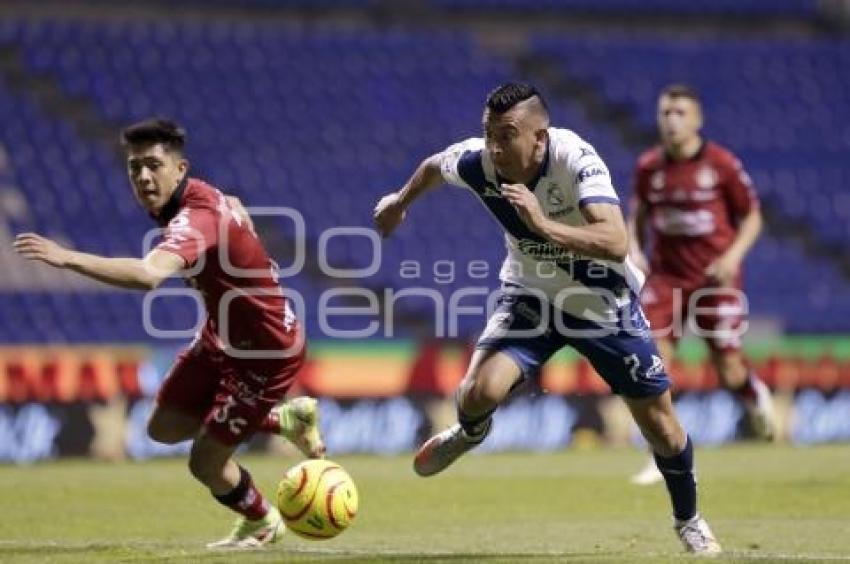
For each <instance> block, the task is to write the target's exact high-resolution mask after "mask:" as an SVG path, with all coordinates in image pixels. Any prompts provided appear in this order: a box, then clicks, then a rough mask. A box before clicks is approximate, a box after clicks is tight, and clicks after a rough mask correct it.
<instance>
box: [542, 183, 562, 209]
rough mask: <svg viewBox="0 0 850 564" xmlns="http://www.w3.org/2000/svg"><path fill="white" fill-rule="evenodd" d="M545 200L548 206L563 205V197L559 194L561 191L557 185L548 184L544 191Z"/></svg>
mask: <svg viewBox="0 0 850 564" xmlns="http://www.w3.org/2000/svg"><path fill="white" fill-rule="evenodd" d="M546 199H547V201H548V202H549V205H550V206H562V205H564V195H563V194H562V193H561V189H560V187H559V186H558V185H557V184H550V185H549V187H548V188H547V189H546Z"/></svg>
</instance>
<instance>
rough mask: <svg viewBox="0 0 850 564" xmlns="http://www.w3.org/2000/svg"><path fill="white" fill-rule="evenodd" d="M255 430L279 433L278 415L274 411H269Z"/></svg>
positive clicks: (272, 433)
mask: <svg viewBox="0 0 850 564" xmlns="http://www.w3.org/2000/svg"><path fill="white" fill-rule="evenodd" d="M257 431H259V432H260V433H269V434H271V435H279V434H280V417H279V416H278V414H277V413H276V412H274V411H271V412H269V414H268V415H266V418H265V419H263V421H262V422H261V423H260V426H259V427H257Z"/></svg>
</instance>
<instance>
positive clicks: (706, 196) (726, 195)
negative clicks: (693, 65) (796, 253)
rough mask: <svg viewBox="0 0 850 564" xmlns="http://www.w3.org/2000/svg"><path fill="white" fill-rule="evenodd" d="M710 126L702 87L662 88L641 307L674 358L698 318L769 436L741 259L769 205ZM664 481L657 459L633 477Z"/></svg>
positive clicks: (724, 373) (641, 219)
mask: <svg viewBox="0 0 850 564" xmlns="http://www.w3.org/2000/svg"><path fill="white" fill-rule="evenodd" d="M702 123H703V117H702V108H701V102H700V99H699V96H698V95H697V93H696V92H695V91H694V90H693V89H692V88H690V87H688V86H683V85H672V86H668V87H667V88H665V89H664V90H663V91H662V92H661V94H660V96H659V99H658V129H659V133H660V137H661V145H660V146H656V147H653V148H651V149H649V150H648V151H646V152H644V153H643V154H642V155H641V156H640V158H639V159H638V164H637V170H636V172H635V179H634V202H633V205H632V209H631V217H630V222H629V223H630V227H631V229H632V235H633V236H632V251H631V254H632V258H633V259H634V260H635V262H636V263H637V265H638V266H639V267H640V268H642V269H643V270H644V271H647V272H648V273H649V276H648V278H647V281H646V285H645V286H644V288H643V291H642V293H641V303H642V305H643V308H644V311H645V313H646V316H647V318H648V319H649V322H650V326H651V328H652V331H653V335H654V336H655V339H656V342H657V344H658V350H659V351H660V352H661V355H662V356H663V357H664V359H665V360H667V361H668V362H669V361H670V360H671V359H672V357H673V354H674V349H675V345H676V341H677V339H678V338H679V337H681V330H682V328H683V327H684V326H687V325H686V322H687V320H688V319H689V316H692V318H690V321H691V325H690V326H691V327H694V326H696V327H698V328H699V334H700V335H701V336H703V337H705V340H706V342H707V343H708V346H709V349H710V351H711V361H712V363H713V365H714V367H715V369H716V371H717V375H718V378H719V381H720V384H721V385H722V386H723V387H724V388H726V389H727V390H730V391H731V392H733V393H734V394H735V395H736V396H737V397H738V398H740V400H741V401H742V402H743V405H744V407H745V409H746V413H747V415H748V417H749V420H750V423H751V426H752V428H753V430H754V431H755V433H756V434H757V435H759V436H760V437H762V438H764V439H768V440H769V439H771V438H772V437H773V435H774V432H775V431H774V421H773V407H772V401H771V397H770V391H769V390H768V388H767V386H766V385H765V384H764V383H763V382H762V381H761V380H759V379H758V377H757V376H756V375H755V373H754V372H753V371H752V370H751V369H750V368H749V367H748V366H747V363H746V361H745V360H744V358H743V355H742V354H741V339H740V338H741V333H742V322H743V313H744V312H743V304H742V296H743V294H742V293H741V290H742V285H741V263H742V261H743V260H744V257H745V256H746V254H747V252H748V251H749V250H750V248H751V247H752V246H753V244H754V243H755V241H756V239H757V238H758V236H759V233H760V232H761V228H762V217H761V212H760V210H759V201H758V197H757V196H756V194H755V191H754V190H753V187H752V183H751V181H750V178H749V176H748V175H747V173H746V172H745V171H744V169H743V167H742V165H741V162H740V161H739V160H738V159H737V158H736V157H735V156H734V155H733V154H732V153H731V152H729V151H728V150H727V149H725V148H723V147H721V146H720V145H718V144H717V143H714V142H712V141H708V140H706V139H704V138H703V137H702V136H701V135H700V129H701V128H702ZM647 233H649V234H650V235H651V237H650V238H649V239H648V238H647ZM648 243H649V244H651V251H650V258H649V261H647V259H646V257H645V255H644V254H643V249H645V248H646V247H647V244H648ZM661 479H662V477H661V474H660V473H659V472H658V471H657V469H656V468H655V464H654V462H653V461H650V465H649V466H648V467H647V468H645V469H644V470H643V471H642V472H640V473H638V474H637V475H636V476H635V477H634V478H633V482H635V483H639V484H649V483H654V482H657V481H661Z"/></svg>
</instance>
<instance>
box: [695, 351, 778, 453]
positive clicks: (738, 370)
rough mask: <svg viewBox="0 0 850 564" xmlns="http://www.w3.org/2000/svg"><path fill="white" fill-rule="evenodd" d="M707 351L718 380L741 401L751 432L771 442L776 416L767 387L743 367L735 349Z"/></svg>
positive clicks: (752, 372)
mask: <svg viewBox="0 0 850 564" xmlns="http://www.w3.org/2000/svg"><path fill="white" fill-rule="evenodd" d="M711 349H712V350H711V361H712V364H713V365H714V369H715V371H716V372H717V377H718V380H720V383H721V385H722V386H723V387H724V388H726V389H727V390H729V391H731V392H732V393H734V394H735V395H736V396H737V397H738V399H740V400H741V403H742V405H743V406H744V410H745V411H746V414H747V419H748V420H749V423H750V427H751V428H752V431H753V432H754V433H755V434H756V436H758V437H759V438H761V439H764V440H767V441H770V440H773V439H774V438H775V436H776V421H775V417H776V416H775V411H774V408H773V398H772V397H771V393H770V389H769V388H768V387H767V384H765V383H764V382H763V381H762V380H761V379H760V378H759V377H758V376H757V375H756V373H755V371H753V370H752V369H751V368H750V367H749V366H747V362H746V360H745V359H744V356H743V354H742V353H741V351H740V350H739V349H737V348H734V349H729V348H726V349H718V348H715V347H711Z"/></svg>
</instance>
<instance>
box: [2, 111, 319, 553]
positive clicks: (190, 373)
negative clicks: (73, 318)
mask: <svg viewBox="0 0 850 564" xmlns="http://www.w3.org/2000/svg"><path fill="white" fill-rule="evenodd" d="M122 141H123V145H124V147H125V149H126V153H127V171H128V175H129V178H130V183H131V185H132V187H133V191H134V195H135V197H136V199H137V200H138V202H139V203H140V204H141V206H142V207H143V208H144V209H145V210H146V211H147V212H148V213H149V214H150V215H151V217H153V218H154V219H155V220H156V221H157V222H158V223H159V225H160V226H161V227H163V228H164V229H163V238H162V241H161V242H160V243H159V245H157V246H156V247H155V248H154V249H152V250H151V251H150V252H149V253H148V254H147V255H146V256H145V257H144V258H143V259H136V258H107V257H100V256H96V255H91V254H86V253H81V252H76V251H72V250H69V249H65V248H63V247H61V246H59V245H58V244H56V243H55V242H53V241H51V240H50V239H46V238H44V237H41V236H39V235H36V234H33V233H26V234H21V235H19V236H18V237H17V238H16V240H15V248H16V250H17V251H18V252H19V253H20V254H21V255H23V256H24V257H26V258H28V259H31V260H40V261H43V262H45V263H47V264H49V265H52V266H55V267H59V268H67V269H70V270H74V271H76V272H79V273H80V274H83V275H85V276H88V277H90V278H94V279H96V280H100V281H102V282H106V283H107V284H112V285H114V286H120V287H124V288H135V289H141V290H151V289H154V288H156V287H157V286H159V285H160V284H161V283H162V282H163V281H164V280H165V279H166V278H168V277H170V276H172V275H175V274H179V275H181V276H183V277H184V278H185V279H186V281H187V283H188V284H190V285H191V286H193V287H194V288H196V289H197V290H199V291H200V294H201V295H202V297H203V300H204V303H205V306H206V310H207V313H208V317H207V320H206V323H205V324H204V326H203V329H202V330H201V332H200V334H199V335H198V336H197V338H196V339H195V342H194V343H193V344H192V345H191V346H190V347H189V348H188V349H187V350H185V351H184V352H183V353H181V354H180V356H179V357H178V358H177V360H176V362H175V364H174V366H173V367H172V369H171V371H170V373H169V375H168V377H167V378H166V379H165V381H164V382H163V385H162V387H161V388H160V390H159V394H158V396H157V402H156V406H155V408H154V410H153V413H152V414H151V417H150V420H149V422H148V434H149V435H150V436H151V438H153V439H154V440H156V441H159V442H163V443H177V442H180V441H184V440H189V439H192V440H193V443H192V450H191V454H190V458H189V469H190V471H191V472H192V475H194V476H195V478H197V479H198V480H199V481H200V482H201V483H203V484H204V485H206V486H207V487H208V488H209V490H210V492H211V493H212V495H213V496H214V497H215V498H216V499H217V500H218V501H219V502H221V503H222V504H224V505H226V506H227V507H229V508H231V509H232V510H234V511H236V512H237V513H239V514H240V518H239V519H238V521H237V524H236V527H235V528H234V529H233V531H232V533H231V534H230V535H229V536H228V537H226V538H224V539H222V540H221V541H218V542H215V543H211V544H210V545H208V546H209V547H211V548H217V547H224V548H251V547H255V546H261V545H265V544H268V543H271V542H274V541H275V540H277V539H278V538H279V537H280V535H281V534H282V533H283V531H284V526H283V521H282V519H281V516H280V514H279V513H278V511H277V509H276V508H275V507H274V506H273V505H272V504H270V503H269V502H268V501H266V499H265V498H264V497H263V495H262V494H261V493H260V492H259V490H258V489H257V488H256V486H255V485H254V483H253V481H252V479H251V476H250V474H249V473H248V472H247V471H246V470H245V469H244V468H242V467H241V466H239V465H238V464H237V463H236V462H235V460H234V459H233V454H234V452H235V450H236V448H237V447H238V446H239V444H240V443H242V442H244V441H245V440H247V439H248V438H250V437H251V436H252V435H253V434H254V433H255V432H258V431H260V432H267V433H275V434H282V435H283V436H285V437H286V438H288V439H289V440H291V441H292V442H293V443H294V444H295V445H296V446H297V447H298V448H299V449H300V450H301V451H302V452H303V453H304V454H305V455H307V456H310V457H321V456H322V455H323V453H324V446H323V444H322V441H321V437H320V436H319V432H318V413H317V408H316V401H315V400H314V399H312V398H306V397H305V398H295V399H293V400H291V401H289V402H285V403H283V404H282V405H280V406H278V407H275V405H276V404H277V403H278V402H280V401H281V400H283V397H284V394H285V393H286V391H287V389H289V387H290V385H291V384H292V382H293V380H294V378H295V375H296V373H297V372H298V369H299V368H300V367H301V365H302V363H303V361H304V352H305V347H304V343H303V336H302V333H301V327H300V325H299V323H298V321H297V319H295V316H294V315H293V314H292V312H291V310H290V309H289V305H288V301H287V300H286V298H285V297H284V296H283V291H282V289H281V287H280V286H279V285H278V281H277V265H276V264H275V263H274V261H272V260H271V259H270V258H269V256H268V255H267V254H266V251H265V249H264V248H263V245H262V243H261V242H260V240H259V239H258V238H257V236H256V234H255V233H254V231H253V226H252V224H251V221H250V218H249V217H248V215H247V213H245V210H244V208H242V206H241V204H240V203H239V201H238V200H237V199H235V198H231V197H227V196H225V195H224V194H222V193H221V192H220V191H219V190H217V189H216V188H214V187H213V186H210V185H209V184H206V183H204V182H203V181H201V180H198V179H195V178H190V177H189V176H188V170H189V163H188V161H187V160H186V159H185V158H184V155H183V146H184V143H185V133H184V131H183V130H182V128H180V127H179V126H178V125H177V124H175V123H173V122H170V121H166V120H148V121H144V122H141V123H139V124H136V125H133V126H130V127H128V128H127V129H125V130H124V131H123V132H122ZM236 269H242V270H241V272H240V271H237V270H236ZM220 308H221V311H220ZM249 357H250V358H249Z"/></svg>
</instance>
